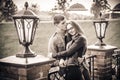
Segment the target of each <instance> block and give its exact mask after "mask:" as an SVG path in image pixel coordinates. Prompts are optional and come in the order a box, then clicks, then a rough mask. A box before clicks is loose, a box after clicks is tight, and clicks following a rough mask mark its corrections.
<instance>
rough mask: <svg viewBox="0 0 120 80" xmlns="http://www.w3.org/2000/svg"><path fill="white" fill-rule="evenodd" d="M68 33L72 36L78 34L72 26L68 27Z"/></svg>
mask: <svg viewBox="0 0 120 80" xmlns="http://www.w3.org/2000/svg"><path fill="white" fill-rule="evenodd" d="M67 31H68V33H69V34H71V35H75V34H76V30H75V29H74V27H73V26H72V25H71V24H68V25H67Z"/></svg>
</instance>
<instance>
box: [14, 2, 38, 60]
mask: <svg viewBox="0 0 120 80" xmlns="http://www.w3.org/2000/svg"><path fill="white" fill-rule="evenodd" d="M13 20H14V24H15V27H16V31H17V34H18V38H19V43H20V44H22V45H23V46H24V47H25V52H24V53H20V54H16V56H17V57H23V58H27V57H35V56H36V55H35V54H34V52H32V51H31V49H30V47H29V46H30V45H31V44H32V43H33V40H34V36H35V32H36V28H37V25H38V20H39V18H38V17H37V16H36V15H35V14H34V13H33V12H32V11H31V10H29V9H28V2H25V9H24V10H22V11H20V12H18V14H16V15H14V16H13Z"/></svg>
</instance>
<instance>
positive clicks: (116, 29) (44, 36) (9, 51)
mask: <svg viewBox="0 0 120 80" xmlns="http://www.w3.org/2000/svg"><path fill="white" fill-rule="evenodd" d="M77 22H78V23H79V24H80V25H81V27H82V28H83V30H84V32H85V36H86V37H87V39H88V45H91V44H94V43H95V42H96V41H97V38H96V34H95V30H94V27H93V24H92V21H77ZM54 31H55V27H54V26H53V24H52V23H51V22H40V24H39V26H38V28H37V31H36V35H35V39H34V41H33V44H32V45H31V46H30V47H31V49H32V50H33V51H34V52H35V53H36V54H41V55H44V56H47V46H48V40H49V38H50V36H51V35H52V34H53V33H54ZM103 40H104V42H105V43H107V44H109V45H113V46H117V47H118V48H120V20H113V21H110V22H109V26H108V28H107V32H106V37H105V39H103ZM23 51H24V47H23V46H22V45H20V44H19V42H18V36H17V32H16V29H15V27H14V24H13V23H0V58H3V57H6V56H9V55H14V54H16V53H18V52H21V53H22V52H23Z"/></svg>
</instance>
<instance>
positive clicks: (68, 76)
mask: <svg viewBox="0 0 120 80" xmlns="http://www.w3.org/2000/svg"><path fill="white" fill-rule="evenodd" d="M54 25H55V27H56V32H55V33H54V34H53V35H52V36H51V38H50V40H49V45H48V51H49V53H52V58H55V59H56V62H55V64H56V65H58V62H59V65H60V66H62V67H65V71H64V73H65V80H82V79H83V78H82V74H83V76H84V79H85V80H89V79H88V78H89V73H88V71H87V69H85V67H83V68H84V70H83V71H81V70H82V69H80V66H79V64H80V63H79V62H80V61H79V59H78V58H82V56H83V55H84V53H85V51H86V49H87V41H86V38H85V36H84V34H83V31H82V29H81V28H80V26H79V25H78V24H77V23H75V22H74V21H69V22H67V23H66V19H65V17H64V16H63V15H55V16H54ZM81 72H82V74H81ZM83 72H84V73H83ZM84 74H85V75H84Z"/></svg>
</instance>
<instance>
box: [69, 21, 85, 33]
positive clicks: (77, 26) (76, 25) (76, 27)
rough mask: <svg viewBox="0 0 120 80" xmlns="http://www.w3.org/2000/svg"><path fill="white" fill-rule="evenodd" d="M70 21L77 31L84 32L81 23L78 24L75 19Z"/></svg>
mask: <svg viewBox="0 0 120 80" xmlns="http://www.w3.org/2000/svg"><path fill="white" fill-rule="evenodd" d="M69 23H70V24H71V25H72V26H73V27H74V29H75V30H76V32H77V33H79V34H84V32H83V30H82V28H81V26H80V25H79V24H77V23H76V22H74V21H69Z"/></svg>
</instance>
